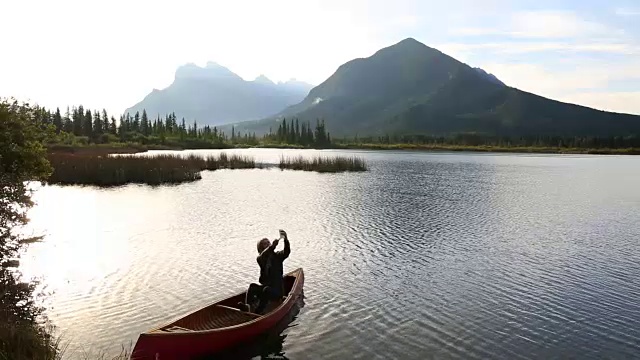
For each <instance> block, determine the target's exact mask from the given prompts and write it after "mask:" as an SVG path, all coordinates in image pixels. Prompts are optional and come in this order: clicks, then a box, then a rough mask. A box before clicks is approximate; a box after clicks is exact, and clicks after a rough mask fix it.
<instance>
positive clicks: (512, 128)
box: [237, 39, 640, 136]
mask: <svg viewBox="0 0 640 360" xmlns="http://www.w3.org/2000/svg"><path fill="white" fill-rule="evenodd" d="M293 116H295V117H298V118H300V119H301V120H303V121H304V120H309V121H315V119H316V118H323V119H325V121H326V124H327V127H328V129H329V130H330V131H331V133H332V134H333V135H337V136H344V135H355V134H360V135H376V134H384V133H396V134H433V135H447V134H454V133H460V132H476V133H484V134H490V135H509V136H519V135H536V134H540V135H543V134H544V135H564V136H573V135H576V136H578V135H580V136H584V135H593V136H610V135H627V134H634V133H635V134H640V116H634V115H626V114H617V113H609V112H603V111H599V110H594V109H590V108H586V107H583V106H577V105H573V104H566V103H561V102H558V101H554V100H550V99H546V98H544V97H541V96H537V95H534V94H531V93H527V92H524V91H521V90H518V89H515V88H512V87H508V86H506V85H505V84H504V83H502V82H501V81H500V80H498V79H497V78H496V77H495V76H493V75H491V74H488V73H486V72H485V71H484V70H482V69H478V68H472V67H470V66H468V65H466V64H463V63H461V62H459V61H457V60H455V59H453V58H451V57H450V56H447V55H445V54H443V53H441V52H439V51H438V50H435V49H432V48H430V47H428V46H426V45H424V44H422V43H420V42H418V41H416V40H414V39H405V40H403V41H401V42H399V43H397V44H395V45H393V46H390V47H387V48H384V49H382V50H379V51H378V52H376V53H375V54H374V55H372V56H371V57H368V58H366V59H356V60H352V61H350V62H347V63H346V64H344V65H342V66H340V68H338V70H336V72H335V73H334V74H333V75H332V76H331V77H329V78H328V79H327V80H326V81H325V82H323V83H322V84H320V85H318V86H317V87H315V88H313V89H312V90H311V91H310V92H309V95H308V96H307V97H306V98H305V99H304V100H303V101H302V102H300V103H298V104H296V105H293V106H290V107H288V108H287V109H285V110H284V111H282V112H281V113H279V114H278V116H276V117H271V118H267V119H263V120H260V121H252V122H245V123H241V124H238V125H237V127H238V129H239V130H241V131H243V132H244V131H252V132H253V131H255V132H257V133H260V132H266V131H268V130H269V128H272V129H275V128H277V123H278V121H279V119H280V118H282V117H293Z"/></svg>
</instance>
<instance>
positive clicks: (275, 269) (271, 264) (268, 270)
mask: <svg viewBox="0 0 640 360" xmlns="http://www.w3.org/2000/svg"><path fill="white" fill-rule="evenodd" d="M275 248H276V247H275V246H274V245H271V246H269V247H268V248H266V249H265V250H264V251H262V253H260V255H258V258H257V261H258V265H260V284H262V285H266V286H270V287H273V288H274V290H276V291H278V292H280V294H281V295H282V294H284V279H283V277H284V269H283V268H284V267H283V262H284V260H285V259H286V258H288V257H289V254H290V253H291V248H290V247H289V240H284V250H282V251H275Z"/></svg>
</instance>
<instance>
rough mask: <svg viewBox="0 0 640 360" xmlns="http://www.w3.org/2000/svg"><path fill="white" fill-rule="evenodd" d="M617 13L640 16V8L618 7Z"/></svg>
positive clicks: (619, 14)
mask: <svg viewBox="0 0 640 360" xmlns="http://www.w3.org/2000/svg"><path fill="white" fill-rule="evenodd" d="M615 13H616V15H618V16H640V9H630V8H617V9H616V10H615Z"/></svg>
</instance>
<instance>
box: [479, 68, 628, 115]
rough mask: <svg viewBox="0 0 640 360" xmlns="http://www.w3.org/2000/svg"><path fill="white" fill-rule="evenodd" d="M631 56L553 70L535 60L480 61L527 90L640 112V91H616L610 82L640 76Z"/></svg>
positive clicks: (558, 97) (569, 99) (510, 83)
mask: <svg viewBox="0 0 640 360" xmlns="http://www.w3.org/2000/svg"><path fill="white" fill-rule="evenodd" d="M632 60H633V59H632ZM632 60H629V61H627V62H625V63H617V64H611V65H608V64H606V63H600V62H589V63H584V64H582V65H581V66H576V67H575V68H573V70H566V69H564V70H561V69H556V68H553V70H552V69H551V68H549V67H545V66H542V65H536V64H503V63H484V64H479V65H480V67H481V68H482V69H484V70H485V71H488V72H490V73H492V74H494V75H495V76H497V77H498V78H499V79H500V80H502V81H503V82H505V83H506V84H507V85H509V86H512V87H515V88H518V89H521V90H524V91H528V92H532V93H534V94H538V95H541V96H545V97H549V98H552V99H556V100H560V101H566V102H571V103H576V104H580V105H584V106H589V107H594V108H596V109H601V110H608V111H616V112H624V113H634V114H640V92H638V91H616V90H614V89H612V88H611V86H610V85H611V83H613V82H615V81H618V80H632V79H639V80H640V68H638V67H637V66H636V65H635V64H636V62H635V61H632Z"/></svg>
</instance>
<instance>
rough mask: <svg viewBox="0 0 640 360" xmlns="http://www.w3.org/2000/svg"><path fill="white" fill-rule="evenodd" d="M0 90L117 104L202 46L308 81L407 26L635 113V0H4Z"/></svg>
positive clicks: (639, 13) (596, 103) (544, 83)
mask: <svg viewBox="0 0 640 360" xmlns="http://www.w3.org/2000/svg"><path fill="white" fill-rule="evenodd" d="M2 13H3V16H2V21H1V22H0V33H1V34H3V37H2V43H1V44H2V49H3V51H2V56H0V97H6V96H15V97H18V98H20V99H31V101H32V102H38V103H40V104H43V105H46V106H57V105H58V106H60V107H61V108H63V107H65V106H66V105H68V104H84V105H85V106H88V107H91V108H103V107H104V108H107V110H109V111H110V112H112V113H119V112H121V111H123V110H124V109H125V108H126V107H128V106H131V105H133V104H134V103H136V102H138V101H139V100H141V99H142V98H143V97H144V96H145V95H146V94H147V93H149V92H150V91H151V90H152V89H153V88H164V87H166V86H168V85H169V84H170V83H171V81H172V80H173V75H174V71H175V69H176V67H178V66H179V65H181V64H184V63H187V62H195V63H197V64H201V65H204V64H205V63H206V61H208V60H212V61H215V62H218V63H220V64H222V65H224V66H227V67H228V68H230V69H231V70H232V71H234V72H236V73H238V74H239V75H240V76H242V77H244V78H245V79H253V78H255V77H256V76H257V75H259V74H261V73H264V74H265V75H266V76H268V77H269V78H271V79H272V80H287V79H289V78H297V79H299V80H304V81H307V82H310V83H313V84H316V85H317V84H319V83H321V82H322V81H323V80H325V79H326V78H327V77H328V76H330V75H331V74H332V73H333V72H334V71H335V70H336V68H337V67H338V66H339V65H341V64H342V63H344V62H346V61H348V60H351V59H353V58H356V57H366V56H369V55H371V54H372V53H374V52H375V51H376V50H378V49H379V48H381V47H385V46H388V45H391V44H393V43H396V42H398V41H400V40H402V39H404V38H406V37H413V38H415V39H417V40H419V41H421V42H423V43H425V44H427V45H429V46H431V47H435V48H437V49H439V50H441V51H443V52H444V53H446V54H449V55H451V56H453V57H455V58H457V59H459V60H461V61H464V62H466V63H468V64H470V65H472V66H479V67H482V68H484V69H485V70H487V71H489V72H491V73H493V74H495V75H496V76H498V77H499V78H500V79H501V80H503V81H504V82H506V83H507V84H508V85H511V86H514V87H518V88H521V89H523V90H526V91H531V92H534V93H537V94H540V95H543V96H548V97H552V98H555V99H559V100H563V101H568V102H576V103H579V104H582V105H587V106H591V107H595V108H599V109H605V110H613V111H619V112H630V113H636V114H640V26H639V25H638V24H639V23H640V1H638V0H620V1H618V0H612V1H610V2H609V1H600V0H598V1H596V0H570V1H569V0H554V1H549V0H536V1H524V0H521V1H507V0H504V1H503V0H483V1H479V0H447V1H442V0H437V1H429V0H394V1H386V0H385V1H383V0H371V1H365V0H269V1H264V0H256V1H248V0H219V1H213V0H211V1H195V0H180V1H171V2H169V1H161V0H156V1H136V0H127V1H121V0H110V1H88V0H79V1H72V0H55V1H52V0H4V1H3V2H2Z"/></svg>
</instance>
